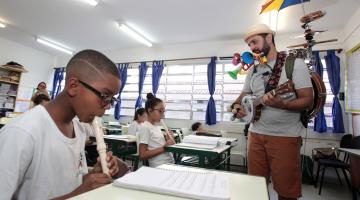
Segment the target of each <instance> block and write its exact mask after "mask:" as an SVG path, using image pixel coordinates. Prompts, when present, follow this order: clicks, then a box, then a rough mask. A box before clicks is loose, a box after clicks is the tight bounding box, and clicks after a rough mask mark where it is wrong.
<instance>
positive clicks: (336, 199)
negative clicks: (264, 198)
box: [268, 179, 352, 200]
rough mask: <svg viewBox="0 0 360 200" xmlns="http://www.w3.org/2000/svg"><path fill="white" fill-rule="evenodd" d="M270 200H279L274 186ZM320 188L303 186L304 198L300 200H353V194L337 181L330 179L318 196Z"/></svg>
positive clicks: (270, 187)
mask: <svg viewBox="0 0 360 200" xmlns="http://www.w3.org/2000/svg"><path fill="white" fill-rule="evenodd" d="M268 188H269V196H270V200H277V193H276V192H275V191H274V189H273V185H272V184H271V183H270V184H269V186H268ZM318 192H319V188H315V187H314V186H313V185H305V184H303V185H302V194H303V196H302V198H300V200H351V199H352V196H351V192H350V190H349V188H348V187H347V185H346V184H343V185H340V183H339V182H338V180H337V179H330V180H327V181H326V182H324V185H323V188H322V191H321V195H318Z"/></svg>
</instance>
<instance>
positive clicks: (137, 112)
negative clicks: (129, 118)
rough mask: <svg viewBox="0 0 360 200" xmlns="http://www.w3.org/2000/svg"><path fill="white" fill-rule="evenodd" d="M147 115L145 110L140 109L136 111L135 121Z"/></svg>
mask: <svg viewBox="0 0 360 200" xmlns="http://www.w3.org/2000/svg"><path fill="white" fill-rule="evenodd" d="M144 113H145V108H138V109H136V111H135V115H134V121H135V120H138V119H139V116H141V115H143V114H144Z"/></svg>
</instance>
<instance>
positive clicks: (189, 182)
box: [113, 167, 230, 200]
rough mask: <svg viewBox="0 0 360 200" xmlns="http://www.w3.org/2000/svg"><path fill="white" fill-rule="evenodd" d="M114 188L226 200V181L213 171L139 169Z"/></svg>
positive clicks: (210, 199) (121, 180)
mask: <svg viewBox="0 0 360 200" xmlns="http://www.w3.org/2000/svg"><path fill="white" fill-rule="evenodd" d="M113 184H114V185H115V186H120V187H127V188H132V189H139V190H145V191H149V192H157V193H162V194H169V195H174V196H180V197H188V198H193V199H204V200H212V199H213V200H228V199H230V194H229V178H228V177H227V176H226V175H220V174H218V173H214V172H190V171H176V170H169V169H159V168H149V167H141V168H140V169H138V170H137V171H136V172H132V173H129V174H127V175H125V176H124V177H122V178H119V179H117V180H115V181H114V183H113Z"/></svg>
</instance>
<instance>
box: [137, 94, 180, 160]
mask: <svg viewBox="0 0 360 200" xmlns="http://www.w3.org/2000/svg"><path fill="white" fill-rule="evenodd" d="M146 97H147V101H146V103H145V112H146V114H147V120H146V121H145V122H144V123H143V125H142V126H141V127H140V131H139V136H140V140H139V143H140V144H139V157H140V159H141V160H148V161H149V166H150V167H157V166H159V165H162V164H166V163H175V161H174V157H173V155H172V153H170V152H165V147H166V146H168V145H173V144H175V141H174V139H173V137H172V136H171V134H170V133H166V134H165V135H167V136H166V137H165V135H164V133H163V132H162V131H161V129H160V127H159V126H157V125H156V124H157V123H159V122H160V120H161V119H162V118H164V116H165V115H164V113H165V105H164V103H163V101H162V100H161V99H159V98H156V97H155V96H154V95H153V94H151V93H148V94H147V96H146Z"/></svg>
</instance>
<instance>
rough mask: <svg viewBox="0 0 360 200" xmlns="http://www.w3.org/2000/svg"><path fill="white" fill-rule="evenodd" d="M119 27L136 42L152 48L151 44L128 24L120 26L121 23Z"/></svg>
mask: <svg viewBox="0 0 360 200" xmlns="http://www.w3.org/2000/svg"><path fill="white" fill-rule="evenodd" d="M118 25H119V28H120V30H122V31H124V32H125V33H126V34H128V35H129V36H131V37H132V38H134V39H135V40H137V41H139V42H141V43H143V44H145V45H146V46H148V47H151V46H152V44H151V42H149V40H148V39H146V38H145V37H143V36H142V35H141V34H140V33H138V32H137V31H136V30H134V29H133V28H131V27H130V26H128V25H126V24H120V23H119V24H118Z"/></svg>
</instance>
